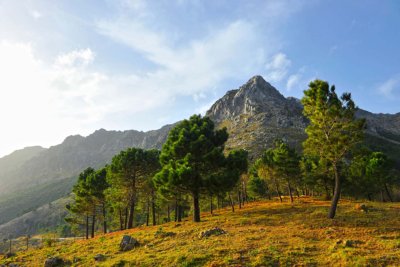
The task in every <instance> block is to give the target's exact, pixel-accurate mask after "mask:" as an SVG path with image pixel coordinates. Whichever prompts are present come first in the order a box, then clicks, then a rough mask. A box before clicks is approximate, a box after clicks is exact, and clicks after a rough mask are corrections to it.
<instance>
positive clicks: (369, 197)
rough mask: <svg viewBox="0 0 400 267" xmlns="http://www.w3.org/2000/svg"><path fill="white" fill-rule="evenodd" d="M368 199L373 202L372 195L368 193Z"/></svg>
mask: <svg viewBox="0 0 400 267" xmlns="http://www.w3.org/2000/svg"><path fill="white" fill-rule="evenodd" d="M367 198H368V200H369V201H372V198H371V193H368V194H367Z"/></svg>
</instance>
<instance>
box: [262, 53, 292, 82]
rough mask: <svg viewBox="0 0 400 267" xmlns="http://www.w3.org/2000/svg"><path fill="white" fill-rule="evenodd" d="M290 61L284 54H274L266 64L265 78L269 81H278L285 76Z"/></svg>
mask: <svg viewBox="0 0 400 267" xmlns="http://www.w3.org/2000/svg"><path fill="white" fill-rule="evenodd" d="M291 65H292V61H291V60H290V59H289V58H288V57H287V56H286V55H285V54H284V53H278V54H276V55H274V56H273V57H272V59H271V61H270V63H268V64H267V65H266V69H267V75H266V78H267V80H268V81H271V82H280V81H282V80H283V79H284V78H286V76H287V74H288V71H289V68H290V66H291Z"/></svg>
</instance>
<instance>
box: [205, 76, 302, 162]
mask: <svg viewBox="0 0 400 267" xmlns="http://www.w3.org/2000/svg"><path fill="white" fill-rule="evenodd" d="M302 109H303V108H302V105H301V103H300V101H299V100H297V99H295V98H285V97H284V96H283V95H282V94H281V93H279V91H278V90H277V89H276V88H274V87H273V86H272V85H271V84H269V83H268V82H266V81H265V80H264V79H263V78H262V77H261V76H254V77H253V78H251V79H250V80H249V81H248V82H247V83H246V84H244V85H242V86H241V87H240V88H239V89H235V90H231V91H228V92H227V93H226V95H225V96H223V97H222V98H221V99H219V100H218V101H217V102H215V104H214V105H212V107H211V108H210V110H208V111H207V113H206V116H209V117H210V118H211V119H212V120H213V121H214V122H215V123H216V124H217V126H218V127H220V128H222V127H226V128H227V129H228V132H229V140H228V142H227V144H226V148H227V150H230V149H233V148H245V149H247V150H249V151H250V155H251V156H252V157H255V156H257V155H259V154H260V152H261V151H263V150H264V149H265V148H267V147H270V146H271V145H272V143H273V142H274V140H276V139H277V138H282V139H284V140H285V141H287V142H288V143H290V144H291V145H293V146H296V147H297V148H298V149H300V147H301V140H304V139H305V138H306V134H305V132H304V129H305V127H306V126H307V119H306V118H304V116H303V115H302Z"/></svg>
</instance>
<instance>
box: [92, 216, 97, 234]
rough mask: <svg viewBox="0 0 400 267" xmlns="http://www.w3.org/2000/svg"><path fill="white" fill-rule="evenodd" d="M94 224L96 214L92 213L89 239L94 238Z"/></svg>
mask: <svg viewBox="0 0 400 267" xmlns="http://www.w3.org/2000/svg"><path fill="white" fill-rule="evenodd" d="M95 224H96V213H94V214H93V215H92V234H91V238H93V237H94V230H95V226H96V225H95Z"/></svg>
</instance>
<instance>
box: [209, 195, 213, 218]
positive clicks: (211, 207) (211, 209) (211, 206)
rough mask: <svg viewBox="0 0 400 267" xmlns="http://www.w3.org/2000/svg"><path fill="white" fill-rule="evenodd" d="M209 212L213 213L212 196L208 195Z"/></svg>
mask: <svg viewBox="0 0 400 267" xmlns="http://www.w3.org/2000/svg"><path fill="white" fill-rule="evenodd" d="M210 213H211V214H213V197H212V195H211V196H210Z"/></svg>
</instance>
